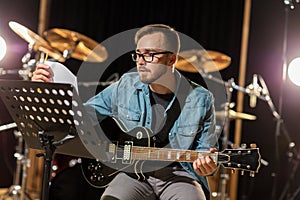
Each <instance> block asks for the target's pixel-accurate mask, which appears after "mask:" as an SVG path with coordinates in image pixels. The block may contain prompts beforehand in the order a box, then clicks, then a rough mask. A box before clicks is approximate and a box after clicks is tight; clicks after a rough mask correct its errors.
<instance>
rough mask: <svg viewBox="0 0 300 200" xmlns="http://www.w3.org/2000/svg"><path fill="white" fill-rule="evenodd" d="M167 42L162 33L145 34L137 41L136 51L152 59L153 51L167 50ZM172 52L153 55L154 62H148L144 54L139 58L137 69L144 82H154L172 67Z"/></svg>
mask: <svg viewBox="0 0 300 200" xmlns="http://www.w3.org/2000/svg"><path fill="white" fill-rule="evenodd" d="M166 49H167V44H166V42H165V39H164V35H163V34H162V33H159V32H158V33H153V34H149V35H145V36H143V37H142V38H141V39H140V40H139V41H138V43H137V48H136V52H137V53H139V54H143V55H144V57H145V58H150V59H151V53H159V52H166V51H167V50H166ZM171 55H172V54H170V53H167V54H156V55H153V60H152V62H146V61H145V60H144V59H143V58H142V56H140V57H139V58H138V60H137V61H136V63H137V70H138V73H139V77H140V79H141V81H142V82H143V83H148V84H150V83H154V82H155V81H156V80H158V79H159V78H160V77H161V76H162V75H164V74H165V73H166V72H167V70H168V69H170V68H171V67H172V63H171V62H170V59H171Z"/></svg>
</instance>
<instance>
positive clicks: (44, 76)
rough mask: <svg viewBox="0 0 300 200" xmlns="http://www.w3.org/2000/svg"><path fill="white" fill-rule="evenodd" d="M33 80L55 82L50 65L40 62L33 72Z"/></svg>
mask: <svg viewBox="0 0 300 200" xmlns="http://www.w3.org/2000/svg"><path fill="white" fill-rule="evenodd" d="M31 80H32V81H40V82H53V72H52V70H51V68H50V66H48V65H45V64H38V65H37V66H36V69H35V71H34V72H33V76H32V78H31Z"/></svg>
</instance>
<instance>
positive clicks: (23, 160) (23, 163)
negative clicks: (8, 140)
mask: <svg viewBox="0 0 300 200" xmlns="http://www.w3.org/2000/svg"><path fill="white" fill-rule="evenodd" d="M15 135H16V136H17V137H18V145H17V151H16V153H15V154H14V156H15V158H16V159H17V167H16V171H15V176H14V183H13V185H12V186H10V187H9V189H8V190H7V192H6V193H5V194H4V195H2V196H1V198H0V200H5V199H7V198H9V199H12V200H23V199H25V196H26V198H27V199H29V200H32V198H31V197H30V195H29V194H27V193H26V191H25V184H26V176H27V163H28V159H27V157H28V149H27V148H26V147H25V148H24V147H23V138H22V134H21V133H20V132H18V131H15ZM23 150H24V155H23V154H22V151H23ZM21 168H22V170H21ZM21 173H22V186H20V183H19V182H20V176H21Z"/></svg>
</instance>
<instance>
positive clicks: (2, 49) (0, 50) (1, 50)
mask: <svg viewBox="0 0 300 200" xmlns="http://www.w3.org/2000/svg"><path fill="white" fill-rule="evenodd" d="M5 54H6V43H5V40H4V39H3V38H2V37H1V36H0V61H1V60H2V59H3V58H4V56H5Z"/></svg>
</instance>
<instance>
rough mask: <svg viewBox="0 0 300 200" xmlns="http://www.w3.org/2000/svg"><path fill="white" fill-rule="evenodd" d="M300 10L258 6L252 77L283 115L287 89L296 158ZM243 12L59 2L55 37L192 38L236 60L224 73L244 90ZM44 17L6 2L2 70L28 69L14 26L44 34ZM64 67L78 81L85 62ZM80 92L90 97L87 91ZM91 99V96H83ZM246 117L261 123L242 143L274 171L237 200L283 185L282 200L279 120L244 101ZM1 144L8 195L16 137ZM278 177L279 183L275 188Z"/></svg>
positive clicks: (240, 4)
mask: <svg viewBox="0 0 300 200" xmlns="http://www.w3.org/2000/svg"><path fill="white" fill-rule="evenodd" d="M294 3H295V9H294V10H290V9H287V10H288V11H285V10H286V8H287V7H286V6H285V5H284V3H283V1H282V0H265V1H260V0H253V1H252V7H251V21H250V30H249V48H248V54H247V56H248V58H247V73H246V85H248V84H250V83H251V81H252V75H253V74H259V75H260V76H262V77H263V78H264V81H265V82H266V84H267V86H268V89H269V91H270V95H271V98H272V100H273V102H274V104H275V107H276V109H277V110H278V109H279V108H278V107H279V98H280V91H281V89H280V88H281V87H283V90H282V91H283V94H282V97H283V104H282V119H283V123H282V125H284V126H285V127H286V130H287V133H288V136H289V137H290V140H291V141H294V142H295V143H296V147H295V150H296V151H297V150H299V144H298V142H299V141H300V136H299V135H300V125H299V122H298V121H299V116H300V108H299V99H300V87H297V86H295V85H293V84H292V83H291V82H290V81H289V79H287V80H286V81H285V82H283V81H282V73H283V72H282V68H283V67H282V66H283V42H284V25H285V14H286V13H287V12H288V16H289V20H288V25H287V27H288V34H287V54H286V58H287V61H288V62H290V61H291V60H292V59H293V58H295V57H297V56H300V51H299V48H300V26H299V21H300V5H299V4H296V2H294ZM243 9H244V1H242V0H226V1H225V0H222V1H220V0H210V1H204V0H190V1H179V0H172V1H169V0H168V1H158V0H152V1H137V0H131V1H123V0H111V1H97V0H88V1H80V0H73V1H66V0H52V1H51V12H50V21H49V29H50V28H64V29H69V30H73V31H77V32H79V33H82V34H84V35H86V36H88V37H90V38H92V39H94V40H96V41H97V42H99V43H100V42H102V41H104V40H106V39H108V38H109V37H111V36H113V35H115V34H117V33H120V32H122V31H126V30H129V29H133V28H138V27H141V26H143V25H146V24H149V23H165V24H168V25H170V26H172V27H174V28H175V29H176V30H178V31H179V32H181V33H184V34H186V35H188V36H190V37H191V38H193V39H194V40H196V41H197V42H198V43H200V44H201V45H202V46H203V47H204V48H205V49H207V50H215V51H219V52H222V53H225V54H226V55H228V56H230V57H231V59H232V62H231V64H230V66H229V67H227V68H226V69H224V70H221V71H220V73H221V75H222V78H223V80H224V81H227V80H229V79H231V78H234V80H235V83H238V80H239V77H238V73H239V62H240V48H241V37H242V26H243ZM38 12H39V1H38V0H27V1H22V0H11V1H6V0H0V35H1V36H2V37H4V38H5V40H6V42H7V46H8V52H7V54H6V57H5V58H4V60H2V61H1V62H0V68H3V69H20V68H22V62H21V58H22V56H23V55H24V54H25V53H26V51H27V43H26V42H25V41H24V40H23V39H21V38H20V37H19V36H18V35H16V34H15V33H14V32H13V31H12V30H11V29H10V28H9V27H8V22H9V21H16V22H18V23H20V24H22V25H24V26H26V27H27V28H29V29H31V30H32V31H34V32H37V26H38V14H39V13H38ZM129 39H131V38H129ZM64 64H65V65H66V66H67V67H68V68H69V69H70V70H71V71H72V72H74V73H76V72H77V70H78V69H79V67H80V64H81V61H78V60H75V59H72V58H71V59H69V60H67V61H66V62H65V63H64ZM131 65H132V66H133V63H131V62H130V61H129V59H128V57H127V56H126V57H124V58H120V60H117V61H116V62H114V63H112V64H111V66H110V67H111V69H110V70H108V71H107V72H106V74H104V77H102V78H101V79H100V80H105V79H106V78H107V77H108V76H109V75H110V74H111V73H113V72H118V73H120V74H122V73H124V72H126V71H127V70H129V69H130V66H131ZM102 66H103V63H91V64H89V65H87V66H86V70H87V71H89V70H91V71H92V70H97V69H99V68H101V67H102ZM184 74H185V75H186V76H188V77H189V78H191V79H193V80H194V81H196V82H197V80H198V79H199V80H200V78H199V77H198V75H197V74H191V73H184ZM299 76H300V75H299ZM0 78H5V79H21V78H20V77H19V76H18V75H17V74H10V75H2V76H1V75H0ZM100 89H101V88H100ZM81 90H82V91H84V92H87V93H86V94H89V93H88V90H89V89H88V88H81ZM236 93H237V92H236V91H235V90H234V91H233V93H232V94H233V98H232V102H235V101H236ZM88 97H89V95H85V96H83V98H88ZM235 103H236V102H235ZM217 106H219V105H217ZM233 109H235V108H233ZM0 111H1V113H0V125H2V124H6V123H10V122H12V121H11V118H10V116H9V114H8V113H7V111H6V109H5V107H4V106H3V104H2V103H1V104H0ZM244 112H245V113H250V114H254V115H256V116H257V120H255V121H246V120H245V121H243V129H242V142H243V143H247V144H250V143H256V144H257V145H258V147H259V148H260V152H261V154H262V158H263V159H264V160H266V161H267V162H268V163H269V165H268V166H264V165H262V166H261V168H260V171H259V173H258V174H257V175H256V177H255V178H250V177H249V176H248V175H247V176H243V177H240V178H239V180H240V181H239V187H238V199H271V193H272V191H274V188H276V187H274V183H277V188H276V189H277V190H275V191H276V193H277V195H276V196H277V197H278V196H279V195H280V194H281V193H282V190H283V188H284V186H285V185H286V184H287V183H288V182H287V180H288V178H289V176H290V173H291V167H292V166H293V165H292V164H293V162H294V160H293V159H292V161H290V160H289V159H288V158H287V156H286V154H287V152H288V144H289V141H288V140H287V139H286V135H285V134H284V132H283V131H281V132H280V133H278V134H279V136H278V137H276V132H275V131H276V120H274V117H273V115H272V112H271V111H270V108H269V106H268V104H267V103H266V102H264V101H261V100H258V103H257V106H256V107H255V108H250V107H249V98H248V96H247V95H245V100H244ZM230 125H231V128H230V139H233V138H234V126H235V124H234V121H232V122H231V123H230ZM276 141H278V143H276ZM0 142H1V143H0V144H1V146H0V150H1V152H0V155H1V161H0V167H1V169H0V173H1V175H0V177H1V178H0V184H1V185H2V186H3V187H7V186H9V185H10V184H11V183H12V175H13V167H14V163H13V158H12V152H13V151H14V148H15V141H14V136H13V134H12V131H11V130H9V131H3V132H1V133H0ZM277 144H278V145H277ZM276 149H278V150H279V153H280V154H279V159H276V158H277V156H276ZM274 175H276V177H277V181H274V180H275V179H274V177H275V176H274ZM299 178H300V177H299V174H297V173H296V175H295V176H294V177H292V179H291V183H292V185H291V187H290V188H291V191H290V192H291V194H293V193H294V191H296V189H297V187H299V185H300V182H299V180H300V179H299ZM297 198H298V199H300V195H298V196H297Z"/></svg>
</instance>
